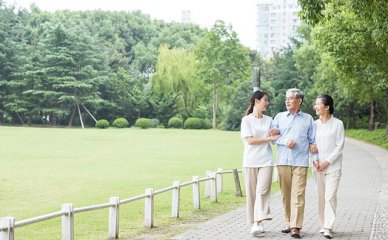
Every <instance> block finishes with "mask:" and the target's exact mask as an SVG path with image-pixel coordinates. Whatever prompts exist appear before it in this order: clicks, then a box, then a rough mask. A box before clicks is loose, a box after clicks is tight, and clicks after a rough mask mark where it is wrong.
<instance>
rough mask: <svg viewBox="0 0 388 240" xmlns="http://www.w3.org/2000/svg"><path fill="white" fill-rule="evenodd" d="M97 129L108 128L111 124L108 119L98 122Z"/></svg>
mask: <svg viewBox="0 0 388 240" xmlns="http://www.w3.org/2000/svg"><path fill="white" fill-rule="evenodd" d="M95 126H96V128H108V127H109V122H108V120H106V119H100V120H98V121H97V122H96V125H95Z"/></svg>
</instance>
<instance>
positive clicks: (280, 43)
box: [256, 0, 300, 58]
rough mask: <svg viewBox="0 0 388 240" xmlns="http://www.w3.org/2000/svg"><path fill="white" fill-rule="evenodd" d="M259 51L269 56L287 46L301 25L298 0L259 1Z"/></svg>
mask: <svg viewBox="0 0 388 240" xmlns="http://www.w3.org/2000/svg"><path fill="white" fill-rule="evenodd" d="M256 7H257V26H256V27H257V51H258V52H259V53H260V55H261V56H262V57H263V58H268V57H270V56H271V55H272V52H273V51H278V50H279V49H281V48H282V47H285V46H287V44H288V43H289V42H290V40H289V38H290V37H292V36H295V33H296V29H297V27H298V26H299V25H300V19H299V18H298V12H299V10H300V7H299V5H298V2H297V0H258V1H257V5H256Z"/></svg>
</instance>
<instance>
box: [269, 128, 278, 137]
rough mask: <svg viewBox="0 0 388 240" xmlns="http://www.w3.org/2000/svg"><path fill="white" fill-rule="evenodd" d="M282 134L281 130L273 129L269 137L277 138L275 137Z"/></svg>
mask: <svg viewBox="0 0 388 240" xmlns="http://www.w3.org/2000/svg"><path fill="white" fill-rule="evenodd" d="M279 134H280V131H279V129H277V128H271V129H270V130H269V135H270V136H275V135H279Z"/></svg>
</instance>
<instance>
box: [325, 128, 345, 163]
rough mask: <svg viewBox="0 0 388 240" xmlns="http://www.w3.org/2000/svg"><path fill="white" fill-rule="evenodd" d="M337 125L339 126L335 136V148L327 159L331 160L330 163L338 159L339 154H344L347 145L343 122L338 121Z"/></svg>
mask: <svg viewBox="0 0 388 240" xmlns="http://www.w3.org/2000/svg"><path fill="white" fill-rule="evenodd" d="M336 127H337V134H336V138H335V148H334V150H333V151H332V152H331V153H330V154H329V155H328V156H327V161H329V162H330V164H333V163H334V162H335V161H336V160H337V159H338V156H339V155H340V154H342V150H343V149H344V145H345V130H344V124H343V122H342V121H338V123H337V124H336ZM333 140H334V139H333Z"/></svg>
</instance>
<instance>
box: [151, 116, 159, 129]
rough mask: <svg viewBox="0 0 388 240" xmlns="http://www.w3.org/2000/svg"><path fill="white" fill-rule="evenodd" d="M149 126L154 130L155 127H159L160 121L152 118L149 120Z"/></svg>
mask: <svg viewBox="0 0 388 240" xmlns="http://www.w3.org/2000/svg"><path fill="white" fill-rule="evenodd" d="M151 124H152V127H153V128H156V127H158V126H159V124H160V121H159V119H157V118H153V119H151Z"/></svg>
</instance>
